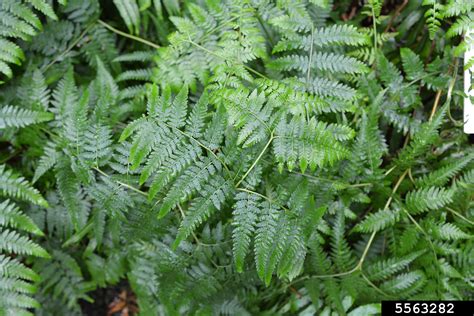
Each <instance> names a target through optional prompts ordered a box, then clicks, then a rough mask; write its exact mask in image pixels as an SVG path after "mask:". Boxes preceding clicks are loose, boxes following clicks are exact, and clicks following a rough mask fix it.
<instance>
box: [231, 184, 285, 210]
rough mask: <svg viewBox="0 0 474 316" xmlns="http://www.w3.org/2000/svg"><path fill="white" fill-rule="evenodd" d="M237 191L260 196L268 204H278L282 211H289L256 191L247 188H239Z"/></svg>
mask: <svg viewBox="0 0 474 316" xmlns="http://www.w3.org/2000/svg"><path fill="white" fill-rule="evenodd" d="M237 191H242V192H247V193H250V194H253V195H256V196H259V197H261V198H262V199H265V200H267V201H268V202H270V203H273V204H277V205H278V206H280V207H281V208H282V209H284V210H285V211H289V209H288V208H286V207H284V206H283V205H281V204H280V203H278V202H277V201H275V200H272V199H270V198H269V197H267V196H265V195H263V194H260V193H258V192H255V191H252V190H247V189H245V188H237Z"/></svg>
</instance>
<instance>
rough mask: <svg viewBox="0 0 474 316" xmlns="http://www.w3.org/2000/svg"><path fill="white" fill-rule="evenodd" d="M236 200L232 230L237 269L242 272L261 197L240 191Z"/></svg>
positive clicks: (258, 212)
mask: <svg viewBox="0 0 474 316" xmlns="http://www.w3.org/2000/svg"><path fill="white" fill-rule="evenodd" d="M235 200H236V202H235V205H234V209H233V211H232V215H233V223H232V225H233V226H234V229H233V231H232V240H233V252H234V260H235V266H236V268H237V271H238V272H240V273H242V272H243V268H244V261H245V257H246V256H247V254H248V252H249V248H250V242H251V238H252V236H253V234H254V232H255V224H256V222H257V218H258V215H259V214H260V209H259V202H260V198H259V197H258V196H257V195H254V194H250V193H247V192H239V193H238V194H237V195H236V196H235Z"/></svg>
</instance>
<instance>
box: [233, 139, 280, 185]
mask: <svg viewBox="0 0 474 316" xmlns="http://www.w3.org/2000/svg"><path fill="white" fill-rule="evenodd" d="M273 138H274V137H273V132H272V133H271V134H270V139H269V140H268V142H267V143H266V144H265V147H263V149H262V151H261V152H260V154H259V155H258V157H257V159H255V161H254V162H253V164H252V165H251V166H250V168H249V169H248V170H247V172H246V173H245V174H244V175H243V176H242V178H240V180H239V182H237V184H236V185H235V186H236V187H238V186H239V185H240V184H241V183H242V181H244V180H245V178H246V177H247V176H248V175H249V173H250V172H251V171H252V170H253V168H255V166H256V165H257V163H258V162H259V160H260V159H261V158H262V156H263V154H264V153H265V151H266V150H267V148H268V146H270V144H271V142H272V141H273Z"/></svg>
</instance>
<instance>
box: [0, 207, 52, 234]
mask: <svg viewBox="0 0 474 316" xmlns="http://www.w3.org/2000/svg"><path fill="white" fill-rule="evenodd" d="M0 226H5V227H11V228H15V229H21V230H24V231H27V232H29V233H32V234H36V235H40V236H42V235H43V232H42V231H41V230H40V229H39V228H38V226H36V224H35V223H34V222H33V221H32V220H31V218H29V217H28V216H26V215H25V214H23V212H21V211H20V209H19V208H18V207H17V206H16V205H15V204H14V203H12V202H11V201H10V200H5V201H3V202H2V203H0Z"/></svg>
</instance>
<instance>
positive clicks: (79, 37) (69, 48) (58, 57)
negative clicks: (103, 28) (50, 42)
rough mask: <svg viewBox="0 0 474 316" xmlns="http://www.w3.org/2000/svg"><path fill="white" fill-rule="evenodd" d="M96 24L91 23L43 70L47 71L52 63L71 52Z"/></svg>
mask: <svg viewBox="0 0 474 316" xmlns="http://www.w3.org/2000/svg"><path fill="white" fill-rule="evenodd" d="M93 26H94V23H91V24H89V25H88V26H87V27H86V28H85V29H84V31H82V33H81V34H80V35H79V36H78V37H77V38H76V40H75V41H74V42H72V43H71V45H69V47H68V48H67V49H66V50H65V51H64V52H62V53H61V54H59V55H58V56H56V57H55V58H54V59H53V60H52V61H51V62H50V63H49V64H47V65H46V66H45V67H44V69H43V72H46V70H48V69H49V67H51V66H52V65H54V63H56V62H57V61H58V60H59V59H61V58H62V57H63V56H64V55H66V54H67V53H69V52H70V51H71V50H72V49H73V48H74V46H76V45H77V44H78V43H79V42H80V41H81V40H82V38H83V37H84V36H85V35H86V34H87V32H89V30H90V29H91V28H92V27H93Z"/></svg>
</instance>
